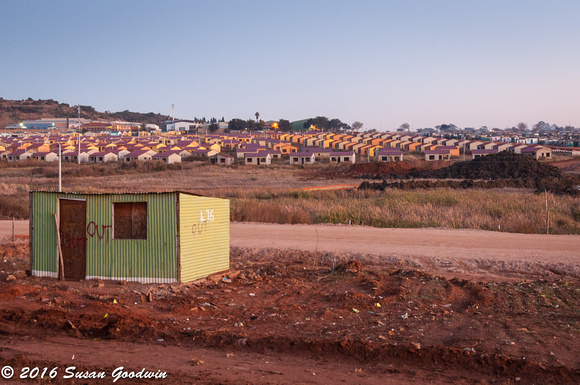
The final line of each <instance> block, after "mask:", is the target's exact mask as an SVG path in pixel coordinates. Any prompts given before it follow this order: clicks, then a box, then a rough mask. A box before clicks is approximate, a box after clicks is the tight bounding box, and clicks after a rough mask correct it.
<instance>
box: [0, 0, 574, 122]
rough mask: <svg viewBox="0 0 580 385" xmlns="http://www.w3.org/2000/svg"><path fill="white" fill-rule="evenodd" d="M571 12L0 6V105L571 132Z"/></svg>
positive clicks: (318, 4) (504, 2)
mask: <svg viewBox="0 0 580 385" xmlns="http://www.w3.org/2000/svg"><path fill="white" fill-rule="evenodd" d="M579 17H580V1H578V0H552V1H531V0H528V1H520V0H501V1H496V0H486V1H470V0H423V1H413V0H406V1H403V0H401V1H388V0H383V1H337V0H334V1H299V0H292V1H276V0H269V1H217V0H216V1H209V0H208V1H161V0H160V1H143V0H140V1H118V0H115V1H108V0H105V1H58V0H51V1H26V0H23V1H16V0H14V1H11V0H0V35H1V38H0V96H1V97H4V98H5V99H25V98H28V97H32V98H34V99H39V98H41V99H49V98H50V99H55V100H58V101H60V102H65V103H69V104H77V103H80V104H83V105H91V106H93V107H95V108H96V109H98V110H102V111H104V110H111V111H120V110H125V109H129V110H132V111H138V112H160V113H164V114H170V113H171V105H172V104H175V110H176V117H179V118H185V119H187V118H193V117H198V118H199V117H202V116H205V117H206V118H210V117H216V118H218V119H219V118H221V117H222V116H224V117H225V118H226V119H227V120H229V119H232V118H242V119H248V118H253V117H254V113H255V112H256V111H258V112H260V115H261V118H263V119H265V120H270V119H280V118H283V119H288V120H298V119H302V118H308V117H314V116H317V115H324V116H327V117H329V118H338V119H341V120H342V121H343V122H345V123H349V124H351V123H352V122H354V121H355V120H358V121H361V122H363V123H364V124H365V126H364V128H366V129H373V128H374V129H383V130H389V129H395V128H397V127H398V126H399V125H400V124H401V123H404V122H408V123H410V124H411V125H412V126H413V127H415V128H419V127H434V126H436V125H438V124H442V123H454V124H456V125H458V126H460V127H466V126H467V127H479V126H482V125H487V126H488V127H499V128H505V127H507V126H508V125H510V126H513V125H515V124H517V123H518V122H520V121H524V122H526V123H528V124H529V125H530V126H531V125H533V124H535V123H537V122H538V121H540V120H543V121H546V122H549V123H555V124H558V125H567V124H571V125H574V126H576V127H580V22H579Z"/></svg>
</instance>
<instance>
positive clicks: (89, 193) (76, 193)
mask: <svg viewBox="0 0 580 385" xmlns="http://www.w3.org/2000/svg"><path fill="white" fill-rule="evenodd" d="M29 192H33V193H53V194H66V195H69V194H70V195H145V194H188V195H193V196H196V197H204V196H206V195H201V194H194V193H191V192H187V191H181V190H167V191H141V192H108V193H95V192H80V191H76V192H58V191H49V190H30V191H29Z"/></svg>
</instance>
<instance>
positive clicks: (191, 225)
mask: <svg viewBox="0 0 580 385" xmlns="http://www.w3.org/2000/svg"><path fill="white" fill-rule="evenodd" d="M179 237H180V250H179V252H180V260H181V282H188V281H193V280H195V279H198V278H203V277H206V276H208V275H210V274H213V273H216V272H219V271H224V270H228V269H229V267H230V201H229V200H227V199H218V198H209V197H200V196H194V195H188V194H183V193H180V194H179Z"/></svg>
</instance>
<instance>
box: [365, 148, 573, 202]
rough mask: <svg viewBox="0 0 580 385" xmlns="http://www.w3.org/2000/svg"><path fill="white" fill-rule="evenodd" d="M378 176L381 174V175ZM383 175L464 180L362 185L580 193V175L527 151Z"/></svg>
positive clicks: (369, 184)
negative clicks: (528, 153)
mask: <svg viewBox="0 0 580 385" xmlns="http://www.w3.org/2000/svg"><path fill="white" fill-rule="evenodd" d="M377 176H378V175H377ZM382 177H383V178H391V179H397V178H407V179H461V180H462V181H453V180H447V181H441V180H437V181H425V180H422V181H418V180H413V181H409V182H403V181H401V182H394V183H388V182H386V181H383V182H382V183H369V182H363V183H362V184H361V185H360V187H359V188H360V189H375V190H385V189H386V188H400V189H416V188H441V187H446V188H503V187H514V188H532V189H536V191H544V190H547V191H550V192H552V193H554V194H567V195H572V196H579V195H580V178H578V177H570V176H565V175H564V174H563V173H562V171H560V169H558V168H556V167H554V166H551V165H549V164H546V163H540V162H538V161H537V160H536V159H534V158H533V157H531V156H527V155H520V154H512V153H509V152H501V153H499V154H491V155H488V156H485V157H481V158H476V159H474V160H471V161H469V162H457V163H455V164H453V165H451V166H449V167H444V168H439V169H432V170H412V171H410V172H409V173H407V175H405V176H402V175H400V174H390V175H382Z"/></svg>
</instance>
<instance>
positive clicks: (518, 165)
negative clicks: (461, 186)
mask: <svg viewBox="0 0 580 385" xmlns="http://www.w3.org/2000/svg"><path fill="white" fill-rule="evenodd" d="M408 175H409V176H410V177H413V178H438V179H444V178H451V179H487V180H490V179H492V180H493V179H545V178H556V179H561V178H562V177H563V175H562V172H561V171H560V169H558V168H556V167H554V166H550V165H549V164H546V163H540V162H538V161H537V160H536V159H535V158H533V157H532V156H528V155H521V154H513V153H510V152H505V151H504V152H500V153H499V154H491V155H488V156H484V157H480V158H475V159H474V160H471V161H469V162H457V163H455V164H453V165H451V166H449V167H445V168H441V169H438V170H420V171H412V172H410V173H409V174H408Z"/></svg>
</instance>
